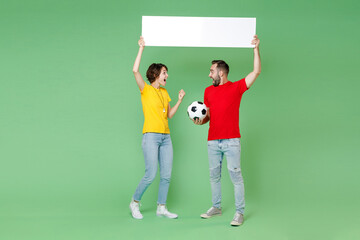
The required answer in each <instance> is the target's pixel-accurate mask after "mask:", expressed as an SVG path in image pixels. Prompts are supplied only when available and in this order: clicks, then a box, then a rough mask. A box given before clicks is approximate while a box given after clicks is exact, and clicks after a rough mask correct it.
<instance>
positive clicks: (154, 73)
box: [146, 63, 168, 83]
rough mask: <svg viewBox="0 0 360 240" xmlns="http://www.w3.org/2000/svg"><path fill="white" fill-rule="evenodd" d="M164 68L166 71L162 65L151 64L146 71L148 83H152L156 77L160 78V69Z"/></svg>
mask: <svg viewBox="0 0 360 240" xmlns="http://www.w3.org/2000/svg"><path fill="white" fill-rule="evenodd" d="M163 67H164V68H165V69H166V71H167V70H168V68H167V66H165V65H164V64H162V63H153V64H151V65H150V66H149V68H148V70H147V71H146V77H147V79H148V80H149V82H150V83H153V82H154V81H155V79H156V78H157V77H159V76H160V73H161V69H162V68H163Z"/></svg>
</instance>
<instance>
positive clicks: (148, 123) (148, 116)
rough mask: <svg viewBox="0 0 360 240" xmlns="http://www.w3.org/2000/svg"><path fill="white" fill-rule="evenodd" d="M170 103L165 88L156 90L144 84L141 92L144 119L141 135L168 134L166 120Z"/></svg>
mask: <svg viewBox="0 0 360 240" xmlns="http://www.w3.org/2000/svg"><path fill="white" fill-rule="evenodd" d="M170 101H171V98H170V96H169V94H168V92H167V91H166V89H165V88H162V87H160V89H156V88H154V87H153V86H151V85H149V84H147V83H145V87H144V89H143V90H142V91H141V103H142V106H143V112H144V119H145V120H144V127H143V133H147V132H155V133H168V134H169V133H170V129H169V124H168V118H167V114H168V108H169V102H170ZM164 110H165V112H164Z"/></svg>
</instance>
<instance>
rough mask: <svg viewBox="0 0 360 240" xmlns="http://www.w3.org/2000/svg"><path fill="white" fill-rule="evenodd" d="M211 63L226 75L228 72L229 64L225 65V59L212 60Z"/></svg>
mask: <svg viewBox="0 0 360 240" xmlns="http://www.w3.org/2000/svg"><path fill="white" fill-rule="evenodd" d="M211 63H212V64H216V68H217V69H218V70H221V71H223V72H224V73H225V74H226V75H228V74H229V70H230V69H229V65H227V63H226V62H225V61H223V60H213V61H212V62H211Z"/></svg>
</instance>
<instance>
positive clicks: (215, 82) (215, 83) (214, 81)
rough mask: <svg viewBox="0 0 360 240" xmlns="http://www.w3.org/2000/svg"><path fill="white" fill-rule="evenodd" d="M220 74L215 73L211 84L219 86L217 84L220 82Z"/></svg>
mask: <svg viewBox="0 0 360 240" xmlns="http://www.w3.org/2000/svg"><path fill="white" fill-rule="evenodd" d="M220 80H221V79H220V76H219V75H217V76H216V77H215V78H213V86H214V87H217V86H219V84H220Z"/></svg>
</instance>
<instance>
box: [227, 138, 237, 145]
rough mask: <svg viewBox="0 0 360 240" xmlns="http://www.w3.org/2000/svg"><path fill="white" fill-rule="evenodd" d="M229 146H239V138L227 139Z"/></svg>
mask: <svg viewBox="0 0 360 240" xmlns="http://www.w3.org/2000/svg"><path fill="white" fill-rule="evenodd" d="M228 143H229V147H239V146H240V139H239V138H231V139H229V142H228Z"/></svg>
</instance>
